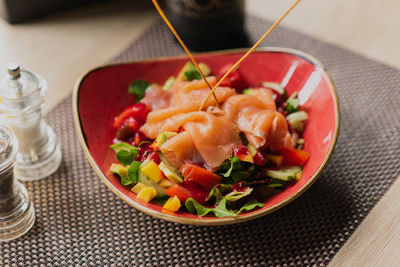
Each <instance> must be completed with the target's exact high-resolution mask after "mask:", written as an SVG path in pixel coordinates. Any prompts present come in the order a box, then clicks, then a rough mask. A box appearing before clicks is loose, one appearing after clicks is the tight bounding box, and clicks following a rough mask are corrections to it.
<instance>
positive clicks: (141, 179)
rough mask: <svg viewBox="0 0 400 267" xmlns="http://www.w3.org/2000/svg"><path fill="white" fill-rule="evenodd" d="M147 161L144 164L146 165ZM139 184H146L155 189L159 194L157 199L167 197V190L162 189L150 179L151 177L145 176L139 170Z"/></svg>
mask: <svg viewBox="0 0 400 267" xmlns="http://www.w3.org/2000/svg"><path fill="white" fill-rule="evenodd" d="M146 161H147V160H145V161H144V162H143V163H142V164H146ZM147 162H148V161H147ZM138 182H139V183H142V184H145V185H147V186H152V187H154V189H155V190H156V192H157V197H163V196H166V195H167V194H166V193H165V190H167V188H164V187H161V186H160V185H159V184H157V183H155V182H154V181H153V180H151V179H150V177H148V176H147V175H146V174H144V173H143V172H142V171H141V170H140V169H139V177H138Z"/></svg>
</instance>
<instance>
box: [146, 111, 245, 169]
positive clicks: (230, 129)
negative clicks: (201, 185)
mask: <svg viewBox="0 0 400 267" xmlns="http://www.w3.org/2000/svg"><path fill="white" fill-rule="evenodd" d="M146 124H147V123H146ZM146 124H145V125H144V126H146ZM156 125H157V127H159V128H160V129H161V132H164V131H178V130H179V129H180V128H181V127H182V128H183V129H184V130H185V131H184V132H182V133H179V134H178V135H177V136H175V137H172V138H170V139H169V140H168V141H167V142H165V143H164V144H163V145H162V146H161V152H162V153H163V154H164V155H165V157H166V159H167V160H168V161H169V162H170V163H171V164H172V165H174V166H175V167H177V168H179V167H180V165H181V164H182V163H184V162H185V161H188V162H196V163H201V160H199V158H201V159H202V161H203V162H204V164H205V166H206V167H207V168H209V169H211V170H214V169H216V168H218V167H219V166H220V165H221V164H222V162H223V161H224V160H225V159H226V158H228V157H229V156H231V154H232V151H233V149H234V148H235V147H237V146H238V145H240V138H239V131H238V129H237V128H236V127H235V125H234V124H232V123H231V122H230V120H229V118H228V117H226V116H215V115H213V114H210V113H207V112H205V111H195V112H189V113H183V114H177V115H174V116H172V117H170V118H168V119H166V120H164V121H159V122H157V123H156ZM152 126H155V125H152ZM145 130H146V127H144V128H142V131H143V132H144V133H145V134H146V135H147V132H145ZM189 137H190V138H189ZM193 150H195V151H193ZM198 156H200V157H198Z"/></svg>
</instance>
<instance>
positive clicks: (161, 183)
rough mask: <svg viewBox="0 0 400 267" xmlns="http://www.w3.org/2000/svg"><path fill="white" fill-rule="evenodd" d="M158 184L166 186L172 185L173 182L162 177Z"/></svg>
mask: <svg viewBox="0 0 400 267" xmlns="http://www.w3.org/2000/svg"><path fill="white" fill-rule="evenodd" d="M159 185H160V186H162V187H165V188H168V187H171V186H173V185H174V184H173V183H172V182H171V181H170V180H168V179H162V180H161V181H160V183H159Z"/></svg>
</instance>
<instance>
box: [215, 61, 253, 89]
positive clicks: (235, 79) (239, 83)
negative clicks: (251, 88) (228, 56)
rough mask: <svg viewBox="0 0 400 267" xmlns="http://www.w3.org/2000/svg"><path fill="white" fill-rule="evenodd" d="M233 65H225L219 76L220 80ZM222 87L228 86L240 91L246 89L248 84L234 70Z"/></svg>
mask: <svg viewBox="0 0 400 267" xmlns="http://www.w3.org/2000/svg"><path fill="white" fill-rule="evenodd" d="M232 66H233V65H232V64H228V65H225V66H224V67H223V68H222V69H221V70H220V71H219V74H218V79H220V78H221V77H222V76H224V74H225V73H226V72H227V71H228V70H229V69H230V68H231V67H232ZM220 86H228V87H232V88H235V89H237V90H239V91H241V90H243V89H245V88H246V87H247V83H246V82H245V81H244V80H243V78H242V76H241V75H240V73H239V71H238V70H237V69H235V70H233V71H232V72H231V73H229V75H228V77H226V78H225V79H224V80H223V81H222V83H221V85H220Z"/></svg>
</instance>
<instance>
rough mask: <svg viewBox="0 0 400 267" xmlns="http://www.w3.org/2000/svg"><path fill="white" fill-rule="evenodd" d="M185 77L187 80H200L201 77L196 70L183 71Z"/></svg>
mask: <svg viewBox="0 0 400 267" xmlns="http://www.w3.org/2000/svg"><path fill="white" fill-rule="evenodd" d="M185 79H186V80H187V81H193V80H201V79H202V77H201V75H200V73H199V72H198V71H197V70H188V71H186V72H185Z"/></svg>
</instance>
